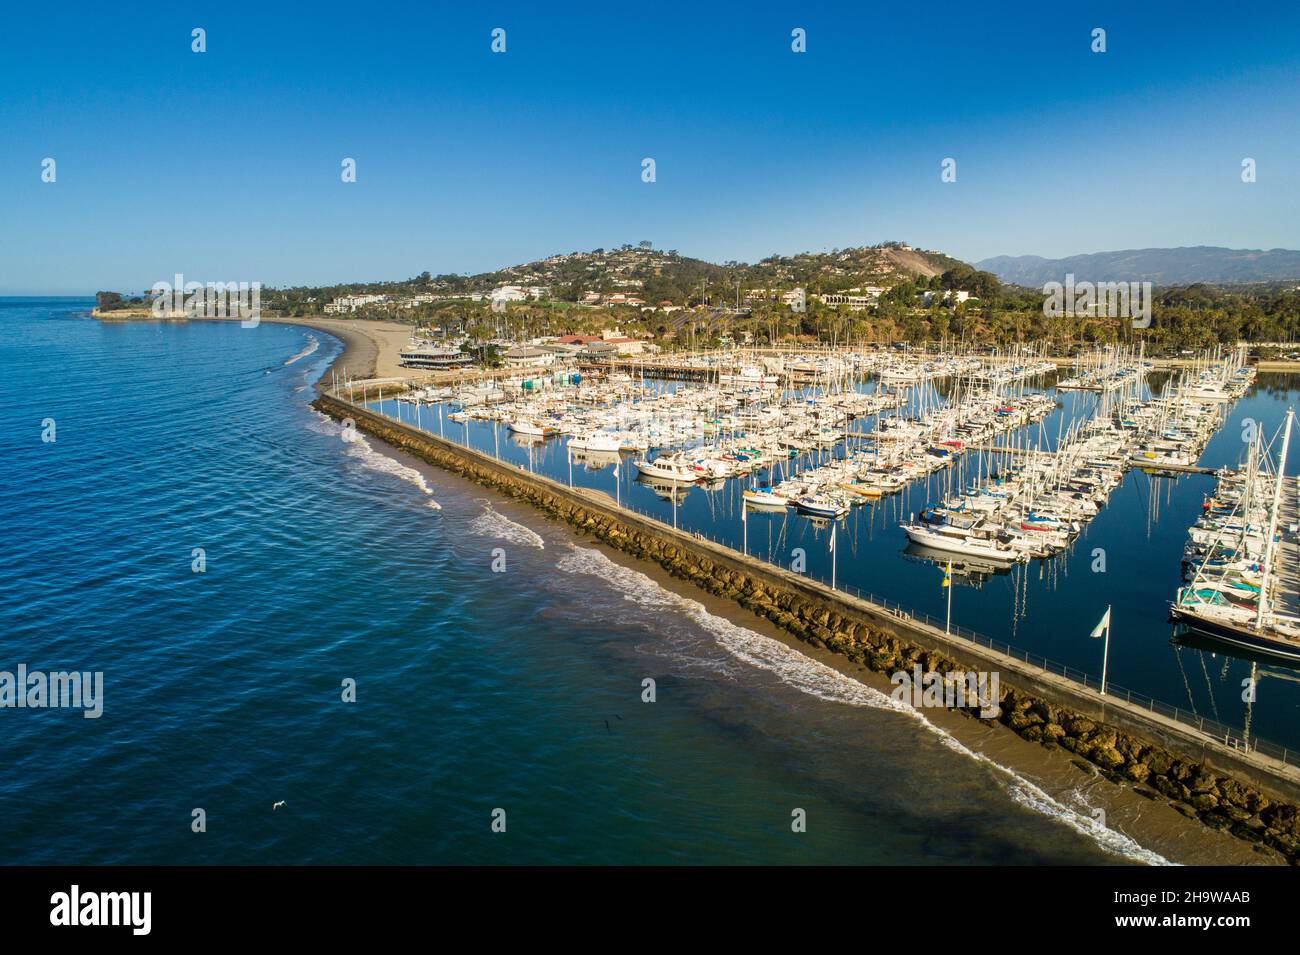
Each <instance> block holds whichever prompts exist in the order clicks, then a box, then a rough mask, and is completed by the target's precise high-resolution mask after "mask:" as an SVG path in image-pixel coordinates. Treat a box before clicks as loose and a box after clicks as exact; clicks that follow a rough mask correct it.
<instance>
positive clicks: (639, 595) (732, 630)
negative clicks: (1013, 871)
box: [556, 547, 1171, 865]
mask: <svg viewBox="0 0 1300 955" xmlns="http://www.w3.org/2000/svg"><path fill="white" fill-rule="evenodd" d="M556 567H557V568H558V569H559V570H562V571H565V572H567V573H572V574H588V575H591V576H594V577H599V578H601V579H602V580H606V581H609V582H610V584H612V585H613V586H614V587H616V588H618V589H619V590H621V591H622V592H623V596H624V599H626V600H630V601H632V602H634V603H636V604H638V605H640V606H643V607H646V608H647V609H651V610H663V609H672V610H675V611H677V612H679V613H681V614H683V615H685V616H686V617H687V618H689V619H690V620H692V621H693V622H694V623H696V624H697V625H699V626H700V627H702V628H703V629H704V630H706V631H707V632H709V633H711V634H712V635H713V636H714V638H715V639H716V640H717V642H718V645H719V646H721V647H722V648H723V649H724V650H726V651H727V652H728V653H730V654H731V655H732V656H734V657H735V658H737V659H739V660H742V661H744V662H745V663H748V664H750V665H751V666H755V667H759V668H761V669H763V670H766V671H768V672H769V673H772V674H774V675H775V676H776V677H777V678H779V679H780V680H781V682H783V683H785V684H786V685H788V686H791V687H793V688H794V689H796V690H799V691H801V692H803V693H807V694H809V695H810V696H815V697H817V698H818V699H821V700H826V701H828V702H832V703H844V704H847V705H849V706H866V707H870V708H872V709H881V710H893V711H894V712H896V713H899V714H900V715H902V716H904V717H907V718H910V719H913V720H915V721H916V722H917V723H918V724H919V725H920V726H922V727H923V728H924V729H925V730H927V731H928V732H930V733H933V734H934V735H935V736H937V737H938V739H939V741H940V742H941V743H942V745H944V746H946V747H947V748H948V749H950V750H952V751H954V752H956V753H961V754H962V755H963V756H966V757H968V758H970V759H973V760H975V761H976V762H978V763H981V764H983V765H984V766H987V767H988V768H989V769H990V770H992V771H993V772H994V774H995V775H996V776H997V777H999V778H1000V779H1001V780H1002V781H1003V782H1004V784H1005V788H1006V791H1007V793H1008V794H1009V795H1010V796H1011V798H1012V799H1013V800H1014V801H1015V802H1017V803H1019V804H1020V805H1022V806H1025V807H1027V808H1029V809H1032V810H1034V811H1035V812H1039V813H1042V814H1043V815H1045V816H1049V817H1051V818H1052V819H1055V820H1057V821H1058V822H1060V823H1062V824H1063V825H1066V826H1069V827H1070V828H1071V829H1073V830H1075V831H1076V832H1079V833H1081V834H1083V835H1085V836H1087V837H1088V838H1090V839H1092V840H1093V841H1094V842H1095V843H1096V844H1097V845H1098V846H1100V847H1101V848H1102V849H1105V850H1106V851H1108V852H1112V853H1114V854H1115V855H1118V856H1122V857H1124V858H1126V859H1129V860H1132V861H1134V862H1142V863H1146V864H1148V865H1169V864H1171V863H1170V862H1169V860H1167V859H1165V858H1164V857H1163V856H1161V855H1159V854H1158V853H1155V852H1152V851H1150V850H1149V849H1144V848H1143V847H1142V846H1140V845H1138V844H1137V843H1136V842H1134V841H1133V840H1132V839H1130V838H1129V837H1128V836H1126V835H1124V833H1122V832H1119V831H1117V830H1115V829H1108V828H1107V827H1105V826H1103V825H1102V824H1101V823H1100V822H1099V821H1098V820H1097V819H1096V818H1094V816H1093V814H1092V811H1091V810H1092V807H1091V806H1090V805H1089V804H1088V802H1087V801H1086V800H1084V799H1083V798H1082V796H1080V795H1078V794H1077V793H1075V794H1074V796H1075V801H1077V802H1079V803H1081V804H1082V805H1081V808H1079V809H1074V808H1071V807H1070V806H1067V805H1066V804H1065V803H1063V802H1061V801H1060V800H1059V799H1056V798H1054V797H1053V796H1051V795H1050V794H1049V793H1047V792H1045V791H1044V790H1043V789H1042V788H1041V787H1039V786H1038V785H1036V784H1035V783H1033V782H1031V781H1030V780H1028V779H1026V778H1025V777H1023V776H1021V775H1020V774H1019V773H1016V772H1015V771H1014V770H1011V769H1008V768H1007V767H1006V766H1003V765H1002V764H1001V763H998V762H995V761H994V760H992V759H989V757H987V756H985V755H984V754H983V753H979V752H976V751H974V750H972V749H970V748H969V747H968V746H966V745H965V744H963V743H962V742H961V741H960V740H958V739H957V738H956V737H954V736H953V735H952V734H951V733H949V732H948V731H947V730H945V729H943V728H942V727H940V726H936V725H935V724H934V723H932V722H931V721H930V720H929V719H927V718H926V716H925V715H924V714H923V713H921V712H920V711H919V710H917V709H915V708H913V707H912V706H911V705H909V704H907V703H904V702H901V701H897V700H894V699H893V698H892V697H890V696H889V695H888V694H887V693H882V692H880V691H879V690H876V689H874V688H872V687H869V686H867V685H865V684H863V683H860V682H859V681H857V680H855V679H853V678H852V677H849V676H846V675H845V674H843V673H841V672H839V671H838V670H836V669H834V668H832V667H829V666H826V665H825V664H823V663H820V662H818V661H817V660H814V659H812V658H811V657H808V656H806V655H805V654H803V653H800V652H799V651H797V650H794V649H792V648H790V647H788V646H786V645H785V644H784V643H781V642H780V641H779V640H773V639H771V638H769V637H764V636H763V635H761V634H758V633H755V632H754V631H752V630H747V629H746V628H744V627H741V626H738V625H737V624H734V623H732V622H731V621H730V620H726V619H724V618H723V617H719V616H717V615H715V614H712V613H709V611H708V610H707V609H705V607H704V605H703V604H701V603H699V602H698V601H695V600H691V599H690V598H689V597H683V596H680V595H679V594H675V593H673V592H672V591H670V590H667V589H666V588H664V587H661V586H660V585H659V584H657V583H655V581H653V580H652V579H651V578H649V577H647V576H646V575H645V574H643V573H641V572H640V571H638V570H633V569H632V568H629V567H624V566H622V565H621V564H617V563H615V562H614V561H612V560H610V559H609V558H608V557H606V556H605V555H604V554H603V553H601V552H600V551H598V550H592V549H589V548H580V547H575V548H574V549H573V551H572V552H570V553H569V554H567V555H565V556H564V557H562V558H561V559H560V560H559V561H558V562H557V563H556Z"/></svg>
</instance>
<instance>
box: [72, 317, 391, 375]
mask: <svg viewBox="0 0 1300 955" xmlns="http://www.w3.org/2000/svg"><path fill="white" fill-rule="evenodd" d="M91 315H92V317H94V318H98V319H99V320H100V321H105V322H149V321H155V322H167V321H194V322H237V321H240V319H238V318H212V317H207V316H202V315H199V316H195V317H193V318H158V317H156V316H154V315H152V314H150V313H148V312H139V311H135V310H122V311H120V312H109V313H100V312H97V311H95V312H92V313H91ZM260 321H261V322H264V323H266V324H271V325H302V326H305V327H307V328H315V329H317V330H319V331H322V332H327V333H328V334H330V335H334V336H335V337H337V338H340V339H342V341H343V353H342V354H341V355H340V356H339V358H338V360H337V361H335V362H334V364H333V365H332V366H330V372H337V373H338V374H339V375H340V376H343V375H346V376H347V377H350V378H355V379H357V380H358V381H360V380H362V379H371V378H410V377H413V374H414V373H413V372H412V370H411V369H409V368H403V367H401V365H399V364H398V362H399V360H400V352H401V350H402V349H403V348H405V347H406V345H407V343H408V342H409V341H410V340H411V332H412V330H413V329H412V326H410V325H403V324H401V323H399V322H379V321H362V320H360V319H355V318H329V317H327V316H324V315H303V316H295V317H288V316H275V317H266V316H263V317H262V318H261V319H260ZM327 374H328V373H327Z"/></svg>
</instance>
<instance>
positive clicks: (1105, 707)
mask: <svg viewBox="0 0 1300 955" xmlns="http://www.w3.org/2000/svg"><path fill="white" fill-rule="evenodd" d="M314 407H315V408H316V409H317V410H319V411H320V412H322V413H324V414H327V415H329V416H330V417H333V418H336V419H339V420H345V419H350V420H351V421H352V422H353V423H354V424H355V426H356V427H357V428H358V429H359V430H361V431H364V432H366V433H368V434H371V435H373V436H375V437H377V438H379V439H380V440H382V441H385V442H386V443H388V444H390V445H392V446H394V447H397V448H400V449H401V450H403V451H406V452H408V453H410V454H412V455H414V456H415V457H418V458H420V459H421V460H424V461H426V462H428V463H430V464H433V465H435V466H437V467H440V468H442V469H444V470H447V471H450V472H452V473H454V474H457V475H459V476H461V477H463V478H465V479H467V480H470V481H473V482H475V483H477V484H480V485H483V486H485V487H489V488H491V489H493V490H496V491H499V492H501V493H503V494H506V495H507V496H509V497H512V498H515V499H518V500H521V501H524V502H526V503H529V504H531V505H533V506H534V507H536V508H537V509H539V510H540V511H542V512H544V513H546V514H548V515H550V516H552V517H554V518H556V519H559V520H562V521H564V522H565V523H567V524H569V525H570V526H572V527H574V528H575V529H577V530H579V531H581V532H583V533H586V534H589V535H591V536H592V537H594V538H596V539H598V540H600V541H602V542H604V543H606V544H608V545H610V546H613V547H616V548H618V549H619V550H621V551H623V552H624V553H627V554H629V555H631V556H633V557H636V558H639V559H644V560H650V561H653V562H655V563H657V564H659V565H660V566H661V567H663V568H664V569H665V570H667V571H668V572H669V573H670V574H672V575H673V576H675V577H678V578H680V579H683V580H687V581H689V582H691V583H694V584H695V585H697V586H699V587H701V588H702V589H704V590H706V591H708V592H710V593H713V594H715V595H717V596H720V597H724V598H726V599H729V600H732V601H735V602H736V603H737V604H739V605H740V606H742V607H744V608H746V609H748V610H750V611H752V612H754V613H756V614H758V615H760V616H763V617H765V618H767V619H768V620H770V621H772V622H773V623H774V624H776V625H777V626H779V627H781V628H782V629H784V630H786V631H787V632H789V633H791V634H793V635H794V636H795V637H796V638H798V639H800V640H802V641H804V642H806V643H808V644H810V645H812V646H815V647H819V648H822V649H825V650H829V651H831V652H834V653H837V654H839V655H842V656H844V657H846V658H847V659H849V660H851V661H853V662H854V663H857V664H859V665H861V666H864V667H867V668H869V669H871V670H874V671H876V672H880V673H886V674H888V673H895V672H898V671H900V670H902V671H910V670H911V669H912V668H913V667H914V666H916V665H920V666H921V667H922V669H923V671H926V672H930V671H934V672H938V673H950V672H951V673H964V672H968V671H971V670H982V671H988V672H997V673H999V674H1000V677H999V682H1000V700H999V704H1000V713H999V715H998V716H997V717H996V720H997V721H998V722H1000V723H1002V724H1003V725H1005V726H1007V727H1008V728H1010V729H1011V730H1013V731H1014V732H1016V733H1017V734H1018V735H1020V736H1021V737H1023V738H1025V739H1028V740H1031V741H1035V742H1039V743H1041V744H1043V745H1045V746H1048V747H1060V748H1062V749H1065V750H1067V751H1069V752H1070V753H1072V754H1074V755H1075V756H1078V757H1081V758H1082V759H1085V760H1087V761H1088V762H1089V763H1091V764H1092V765H1093V766H1095V767H1097V768H1098V769H1099V770H1100V772H1101V773H1102V774H1103V775H1104V776H1106V777H1107V778H1109V779H1111V780H1113V781H1116V782H1121V781H1123V782H1127V783H1128V784H1131V785H1133V786H1134V787H1135V788H1136V789H1137V791H1138V792H1139V793H1141V794H1142V795H1144V796H1147V797H1148V798H1152V799H1156V798H1160V797H1164V798H1165V799H1166V800H1168V801H1169V803H1170V804H1171V805H1172V806H1173V807H1174V808H1175V809H1177V810H1178V811H1179V812H1181V813H1182V814H1183V815H1185V816H1188V817H1191V818H1197V819H1199V820H1201V821H1202V822H1203V823H1205V824H1206V825H1209V826H1211V827H1213V828H1216V829H1222V830H1227V831H1229V832H1230V833H1231V834H1233V835H1234V836H1236V837H1238V838H1240V839H1243V840H1245V841H1247V842H1250V843H1253V844H1256V845H1261V846H1267V847H1269V848H1271V849H1274V850H1276V851H1278V852H1279V853H1281V854H1282V855H1284V856H1285V857H1286V858H1287V860H1288V861H1289V862H1291V863H1292V864H1295V865H1300V770H1297V768H1296V767H1295V766H1294V765H1293V764H1292V763H1291V762H1290V761H1289V760H1288V759H1287V758H1286V757H1287V756H1288V755H1292V756H1293V755H1294V754H1289V753H1287V752H1286V751H1282V753H1281V758H1279V757H1278V756H1277V755H1276V754H1274V755H1269V754H1266V753H1265V752H1261V751H1260V750H1259V749H1258V748H1253V747H1250V746H1246V747H1243V746H1242V745H1241V742H1240V741H1232V740H1223V739H1220V738H1217V736H1212V735H1210V732H1206V731H1205V730H1209V729H1210V728H1209V727H1205V729H1201V728H1198V727H1197V726H1196V725H1195V724H1189V723H1187V722H1183V721H1182V720H1180V719H1179V718H1178V714H1177V711H1176V710H1174V711H1173V715H1171V714H1170V713H1169V712H1167V711H1168V710H1172V708H1168V707H1159V708H1158V707H1157V706H1156V705H1155V701H1144V702H1142V703H1140V702H1139V701H1137V700H1134V699H1124V698H1116V697H1115V696H1114V695H1112V694H1107V695H1104V696H1103V695H1102V694H1100V693H1099V692H1098V691H1097V690H1096V689H1095V688H1093V687H1088V686H1087V685H1084V684H1080V683H1077V682H1076V681H1075V680H1073V679H1071V678H1070V677H1069V675H1068V673H1057V672H1053V670H1052V669H1050V668H1049V667H1040V666H1037V665H1036V664H1034V663H1033V662H1031V661H1030V659H1029V657H1028V655H1027V654H1026V655H1025V657H1024V658H1023V659H1022V658H1020V657H1019V656H1018V655H1017V652H1016V651H1014V648H1011V647H1009V646H1007V647H1006V650H1007V652H1002V651H1000V650H999V649H998V644H997V643H996V642H994V641H986V640H983V639H982V638H980V637H979V636H978V635H976V634H973V633H970V634H968V635H967V634H958V635H946V634H945V633H944V631H943V630H942V629H940V628H938V627H937V626H935V625H934V624H932V623H929V622H926V621H925V620H922V619H918V618H917V617H914V616H912V615H910V614H908V613H907V612H905V611H903V610H902V609H901V608H897V607H894V608H892V609H891V608H890V607H889V606H888V605H887V604H883V603H874V602H872V601H870V600H867V599H865V598H863V597H861V596H854V595H853V594H851V593H846V592H844V591H842V590H835V589H832V588H830V587H829V586H828V585H826V584H824V583H821V582H819V581H816V580H813V579H811V578H808V577H806V576H803V575H799V574H795V573H793V572H791V571H787V570H785V569H783V568H780V567H777V566H775V565H771V564H767V563H766V562H763V561H761V560H759V559H757V558H750V557H746V556H744V555H742V554H740V553H739V552H738V551H735V550H732V549H731V548H728V547H725V546H723V545H721V544H717V543H714V542H712V541H709V540H707V539H706V538H701V537H698V536H695V535H692V534H690V533H687V532H684V531H678V530H675V529H674V528H672V527H670V526H668V525H666V524H663V523H662V522H660V521H657V520H655V519H653V518H650V517H647V516H645V515H642V514H639V513H637V512H635V511H631V510H629V509H628V508H626V507H619V506H617V505H616V504H615V503H614V502H613V501H611V500H608V498H607V496H606V495H603V494H601V493H600V492H597V491H590V490H585V489H574V488H570V487H568V486H566V485H564V484H561V483H559V482H557V481H553V480H551V479H550V478H546V477H543V476H541V475H537V474H534V473H532V472H529V471H527V470H524V469H522V468H520V467H518V466H516V465H512V464H508V463H505V462H502V461H499V460H497V459H495V458H493V457H490V456H488V455H486V454H483V453H481V452H479V451H475V450H473V449H471V448H467V447H464V446H462V445H458V444H455V443H454V442H451V441H448V440H446V439H445V438H440V437H438V436H437V435H434V434H430V433H428V432H426V431H423V430H420V429H417V428H415V427H412V426H410V425H407V424H405V423H402V422H399V421H396V420H394V419H392V418H389V417H387V416H385V415H381V414H378V413H376V412H373V411H371V410H369V409H367V408H365V407H362V406H360V405H357V404H354V403H352V402H349V401H348V400H346V399H345V398H340V397H337V396H335V395H333V394H330V393H328V392H322V393H321V395H320V396H319V397H318V399H317V401H316V402H315V403H314ZM1146 704H1149V705H1146ZM962 712H963V713H965V714H966V715H968V716H970V717H972V718H979V717H978V715H977V714H976V713H975V712H974V710H962ZM1217 729H1218V728H1217V727H1216V728H1215V729H1214V732H1216V733H1217ZM1253 742H1254V741H1252V743H1253Z"/></svg>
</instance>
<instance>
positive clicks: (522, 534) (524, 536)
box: [469, 505, 546, 550]
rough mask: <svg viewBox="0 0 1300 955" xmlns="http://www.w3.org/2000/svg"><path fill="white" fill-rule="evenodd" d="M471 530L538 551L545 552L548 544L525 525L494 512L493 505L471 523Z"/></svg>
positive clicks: (487, 507) (484, 509)
mask: <svg viewBox="0 0 1300 955" xmlns="http://www.w3.org/2000/svg"><path fill="white" fill-rule="evenodd" d="M469 526H470V530H472V531H474V533H476V534H482V535H483V536H484V537H494V538H496V539H497V540H506V541H510V542H511V543H512V544H523V545H525V546H527V547H536V548H537V549H538V550H545V549H546V544H545V543H544V542H543V541H542V538H541V535H540V534H538V533H537V532H536V531H533V530H531V529H530V528H527V527H525V526H524V525H523V524H517V523H515V522H514V521H512V520H511V519H510V518H508V517H506V516H505V515H504V514H499V513H497V512H496V511H494V510H492V507H491V505H488V506H486V507H484V508H483V513H482V514H480V515H479V516H478V517H476V518H474V520H473V521H472V522H470V525H469Z"/></svg>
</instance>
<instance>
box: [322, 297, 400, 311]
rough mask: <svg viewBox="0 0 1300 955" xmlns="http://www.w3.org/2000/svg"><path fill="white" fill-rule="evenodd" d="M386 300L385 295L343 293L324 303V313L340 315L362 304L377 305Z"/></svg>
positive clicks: (354, 309)
mask: <svg viewBox="0 0 1300 955" xmlns="http://www.w3.org/2000/svg"><path fill="white" fill-rule="evenodd" d="M386 301H388V296H387V295H345V296H343V297H342V298H336V299H335V300H334V301H332V302H330V303H329V304H328V305H326V306H325V314H327V315H340V314H343V313H345V312H355V311H356V310H357V309H359V308H361V307H362V306H365V305H377V304H378V303H380V302H386Z"/></svg>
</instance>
